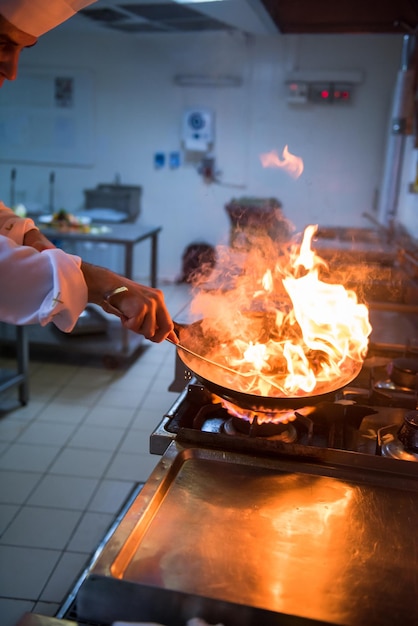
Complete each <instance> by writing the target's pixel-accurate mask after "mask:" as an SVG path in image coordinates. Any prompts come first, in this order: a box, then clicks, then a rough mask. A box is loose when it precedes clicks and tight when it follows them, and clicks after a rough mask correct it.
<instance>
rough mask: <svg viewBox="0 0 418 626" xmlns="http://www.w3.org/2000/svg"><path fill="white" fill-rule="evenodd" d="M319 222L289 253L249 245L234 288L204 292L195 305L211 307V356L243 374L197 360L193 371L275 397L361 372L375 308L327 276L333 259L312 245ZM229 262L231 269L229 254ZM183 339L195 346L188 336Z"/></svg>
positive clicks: (207, 328)
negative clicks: (370, 310)
mask: <svg viewBox="0 0 418 626" xmlns="http://www.w3.org/2000/svg"><path fill="white" fill-rule="evenodd" d="M316 229H317V227H316V226H308V227H307V228H306V229H305V232H304V235H303V240H302V242H301V244H300V245H296V244H291V245H290V246H289V248H288V249H287V254H284V251H283V249H282V250H278V249H276V246H275V244H274V242H272V241H271V240H270V243H268V242H267V241H264V240H263V242H262V243H261V244H260V245H259V246H255V247H254V248H253V249H251V250H250V251H249V252H248V254H247V256H246V259H245V262H244V265H243V268H242V271H241V273H240V275H239V276H238V277H236V283H235V286H234V288H233V289H229V290H227V291H225V290H221V291H220V292H215V291H203V290H202V291H201V292H199V293H197V294H196V296H195V298H194V299H193V302H192V311H193V313H195V314H198V315H199V316H202V314H203V318H204V319H203V323H202V326H201V327H200V329H199V332H202V331H203V334H204V337H206V338H207V339H208V345H209V346H210V348H209V349H208V352H206V353H205V356H206V357H208V358H210V359H211V360H212V361H215V362H217V363H220V364H221V365H226V366H227V367H229V368H232V369H233V370H235V371H236V372H237V375H236V376H235V375H234V374H228V373H226V372H225V371H222V370H219V371H218V372H216V371H214V370H213V369H211V370H210V371H209V372H205V371H204V369H203V370H202V367H203V368H204V366H203V365H202V363H201V362H200V363H197V362H196V363H195V362H193V363H190V367H191V369H192V370H193V371H195V372H196V373H197V374H200V375H201V376H203V377H205V375H206V378H207V379H209V380H212V381H213V382H218V383H219V384H221V385H222V386H223V387H230V388H232V389H235V390H237V391H243V392H246V393H252V394H256V395H261V396H274V397H294V396H305V395H312V394H319V393H325V392H327V391H332V390H335V389H338V388H339V387H342V386H343V385H344V384H347V383H348V382H350V381H351V380H352V379H353V378H354V376H355V374H356V373H357V372H358V371H359V369H360V367H361V364H362V362H363V359H364V357H365V356H366V353H367V348H368V337H369V335H370V333H371V330H372V328H371V325H370V323H369V319H368V309H367V307H366V306H365V305H364V304H360V303H359V302H358V300H357V296H356V294H355V292H354V291H351V290H347V289H345V288H344V286H343V285H338V284H331V283H327V282H324V281H322V280H321V278H320V272H321V269H323V268H324V267H326V263H325V261H324V260H323V259H321V258H320V257H319V256H317V255H316V254H315V252H314V251H313V250H312V249H311V242H312V238H313V236H314V234H315V232H316ZM219 259H220V262H221V264H222V255H220V256H219ZM225 264H226V265H225V267H226V272H227V273H229V272H230V267H231V261H230V259H229V258H228V255H227V256H226V259H225ZM229 278H230V276H229ZM182 341H183V343H185V344H186V345H187V337H184V338H183V336H182ZM199 342H200V344H201V337H200V339H199ZM192 344H193V338H192ZM190 347H192V346H191V345H190ZM200 347H201V345H200ZM193 348H194V349H195V351H196V349H197V350H198V349H199V344H198V345H196V343H194V344H193ZM216 377H218V380H214V378H215V379H216Z"/></svg>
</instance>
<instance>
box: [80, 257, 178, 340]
mask: <svg viewBox="0 0 418 626" xmlns="http://www.w3.org/2000/svg"><path fill="white" fill-rule="evenodd" d="M81 269H82V272H83V274H84V278H85V280H86V283H87V288H88V299H89V302H93V303H95V304H100V305H101V306H102V308H103V310H104V311H107V312H108V313H114V314H115V315H118V317H120V319H121V322H122V325H123V326H124V327H125V328H127V329H129V330H132V331H134V332H136V333H139V334H140V335H143V336H144V337H145V338H146V339H149V340H150V341H154V342H156V343H160V342H161V341H163V340H164V339H170V340H171V341H174V342H175V343H177V341H178V339H177V337H176V335H175V333H174V330H173V328H174V326H173V322H172V320H171V317H170V314H169V312H168V310H167V307H166V305H165V301H164V294H163V292H162V291H160V290H159V289H154V288H152V287H146V286H145V285H140V284H138V283H136V282H134V281H132V280H129V279H128V278H125V277H123V276H119V275H118V274H115V273H114V272H111V271H110V270H107V269H105V268H102V267H98V266H96V265H91V264H90V263H85V262H84V261H83V262H82V264H81Z"/></svg>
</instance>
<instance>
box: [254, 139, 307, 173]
mask: <svg viewBox="0 0 418 626" xmlns="http://www.w3.org/2000/svg"><path fill="white" fill-rule="evenodd" d="M282 157H283V158H282V159H280V157H279V155H278V154H277V152H276V150H272V151H271V152H267V153H266V154H261V155H260V161H261V164H262V166H263V167H278V168H281V169H283V170H284V171H285V172H287V173H288V174H289V175H290V176H292V178H299V176H300V175H301V174H302V172H303V168H304V166H303V161H302V159H301V158H300V157H298V156H295V155H294V154H291V153H290V152H289V150H288V147H287V146H285V147H284V149H283V153H282Z"/></svg>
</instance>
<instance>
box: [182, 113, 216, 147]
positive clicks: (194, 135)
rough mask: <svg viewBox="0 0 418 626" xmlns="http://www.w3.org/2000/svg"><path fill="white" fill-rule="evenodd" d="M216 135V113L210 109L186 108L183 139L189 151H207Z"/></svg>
mask: <svg viewBox="0 0 418 626" xmlns="http://www.w3.org/2000/svg"><path fill="white" fill-rule="evenodd" d="M214 137H215V122H214V114H213V112H212V111H210V110H209V109H201V108H195V109H186V110H185V111H184V113H183V123H182V140H183V144H184V147H185V149H186V150H187V151H189V152H207V151H208V150H209V149H210V147H211V144H213V141H214Z"/></svg>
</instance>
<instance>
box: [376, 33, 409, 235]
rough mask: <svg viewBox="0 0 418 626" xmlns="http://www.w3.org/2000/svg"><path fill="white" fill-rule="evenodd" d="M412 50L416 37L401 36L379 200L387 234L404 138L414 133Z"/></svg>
mask: <svg viewBox="0 0 418 626" xmlns="http://www.w3.org/2000/svg"><path fill="white" fill-rule="evenodd" d="M414 47H415V37H414V36H411V35H404V37H403V43H402V53H401V63H400V69H399V71H398V75H397V79H396V85H395V91H394V96H393V104H392V113H391V120H390V127H389V134H388V140H387V146H386V157H385V164H384V171H383V180H382V185H381V193H380V200H379V222H380V223H381V224H382V225H384V226H386V227H388V228H389V229H390V230H393V228H394V222H395V218H396V215H397V210H398V199H399V190H400V183H401V174H402V163H403V156H404V152H405V142H406V136H407V135H411V134H412V132H413V113H414V70H413V69H410V68H409V66H410V61H411V57H412V52H413V49H414Z"/></svg>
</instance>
